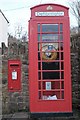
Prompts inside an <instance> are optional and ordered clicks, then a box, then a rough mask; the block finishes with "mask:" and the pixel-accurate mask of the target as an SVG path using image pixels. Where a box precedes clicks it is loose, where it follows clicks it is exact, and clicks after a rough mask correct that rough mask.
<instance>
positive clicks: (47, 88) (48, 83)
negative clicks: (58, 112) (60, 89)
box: [46, 82, 51, 90]
mask: <svg viewBox="0 0 80 120" xmlns="http://www.w3.org/2000/svg"><path fill="white" fill-rule="evenodd" d="M46 90H51V82H46Z"/></svg>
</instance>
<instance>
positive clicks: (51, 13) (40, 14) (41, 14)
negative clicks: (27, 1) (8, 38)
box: [35, 12, 64, 16]
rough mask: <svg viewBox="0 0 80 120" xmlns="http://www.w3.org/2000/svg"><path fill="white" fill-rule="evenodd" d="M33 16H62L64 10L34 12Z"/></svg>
mask: <svg viewBox="0 0 80 120" xmlns="http://www.w3.org/2000/svg"><path fill="white" fill-rule="evenodd" d="M35 16H64V12H35Z"/></svg>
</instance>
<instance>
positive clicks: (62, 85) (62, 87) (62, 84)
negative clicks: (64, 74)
mask: <svg viewBox="0 0 80 120" xmlns="http://www.w3.org/2000/svg"><path fill="white" fill-rule="evenodd" d="M61 89H64V81H62V82H61Z"/></svg>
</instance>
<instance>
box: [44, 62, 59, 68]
mask: <svg viewBox="0 0 80 120" xmlns="http://www.w3.org/2000/svg"><path fill="white" fill-rule="evenodd" d="M42 70H60V65H59V62H43V63H42Z"/></svg>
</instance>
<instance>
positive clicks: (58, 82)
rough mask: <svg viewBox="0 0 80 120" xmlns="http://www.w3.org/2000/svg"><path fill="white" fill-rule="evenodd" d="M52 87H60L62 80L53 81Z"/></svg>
mask: <svg viewBox="0 0 80 120" xmlns="http://www.w3.org/2000/svg"><path fill="white" fill-rule="evenodd" d="M52 89H60V81H54V82H52Z"/></svg>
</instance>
